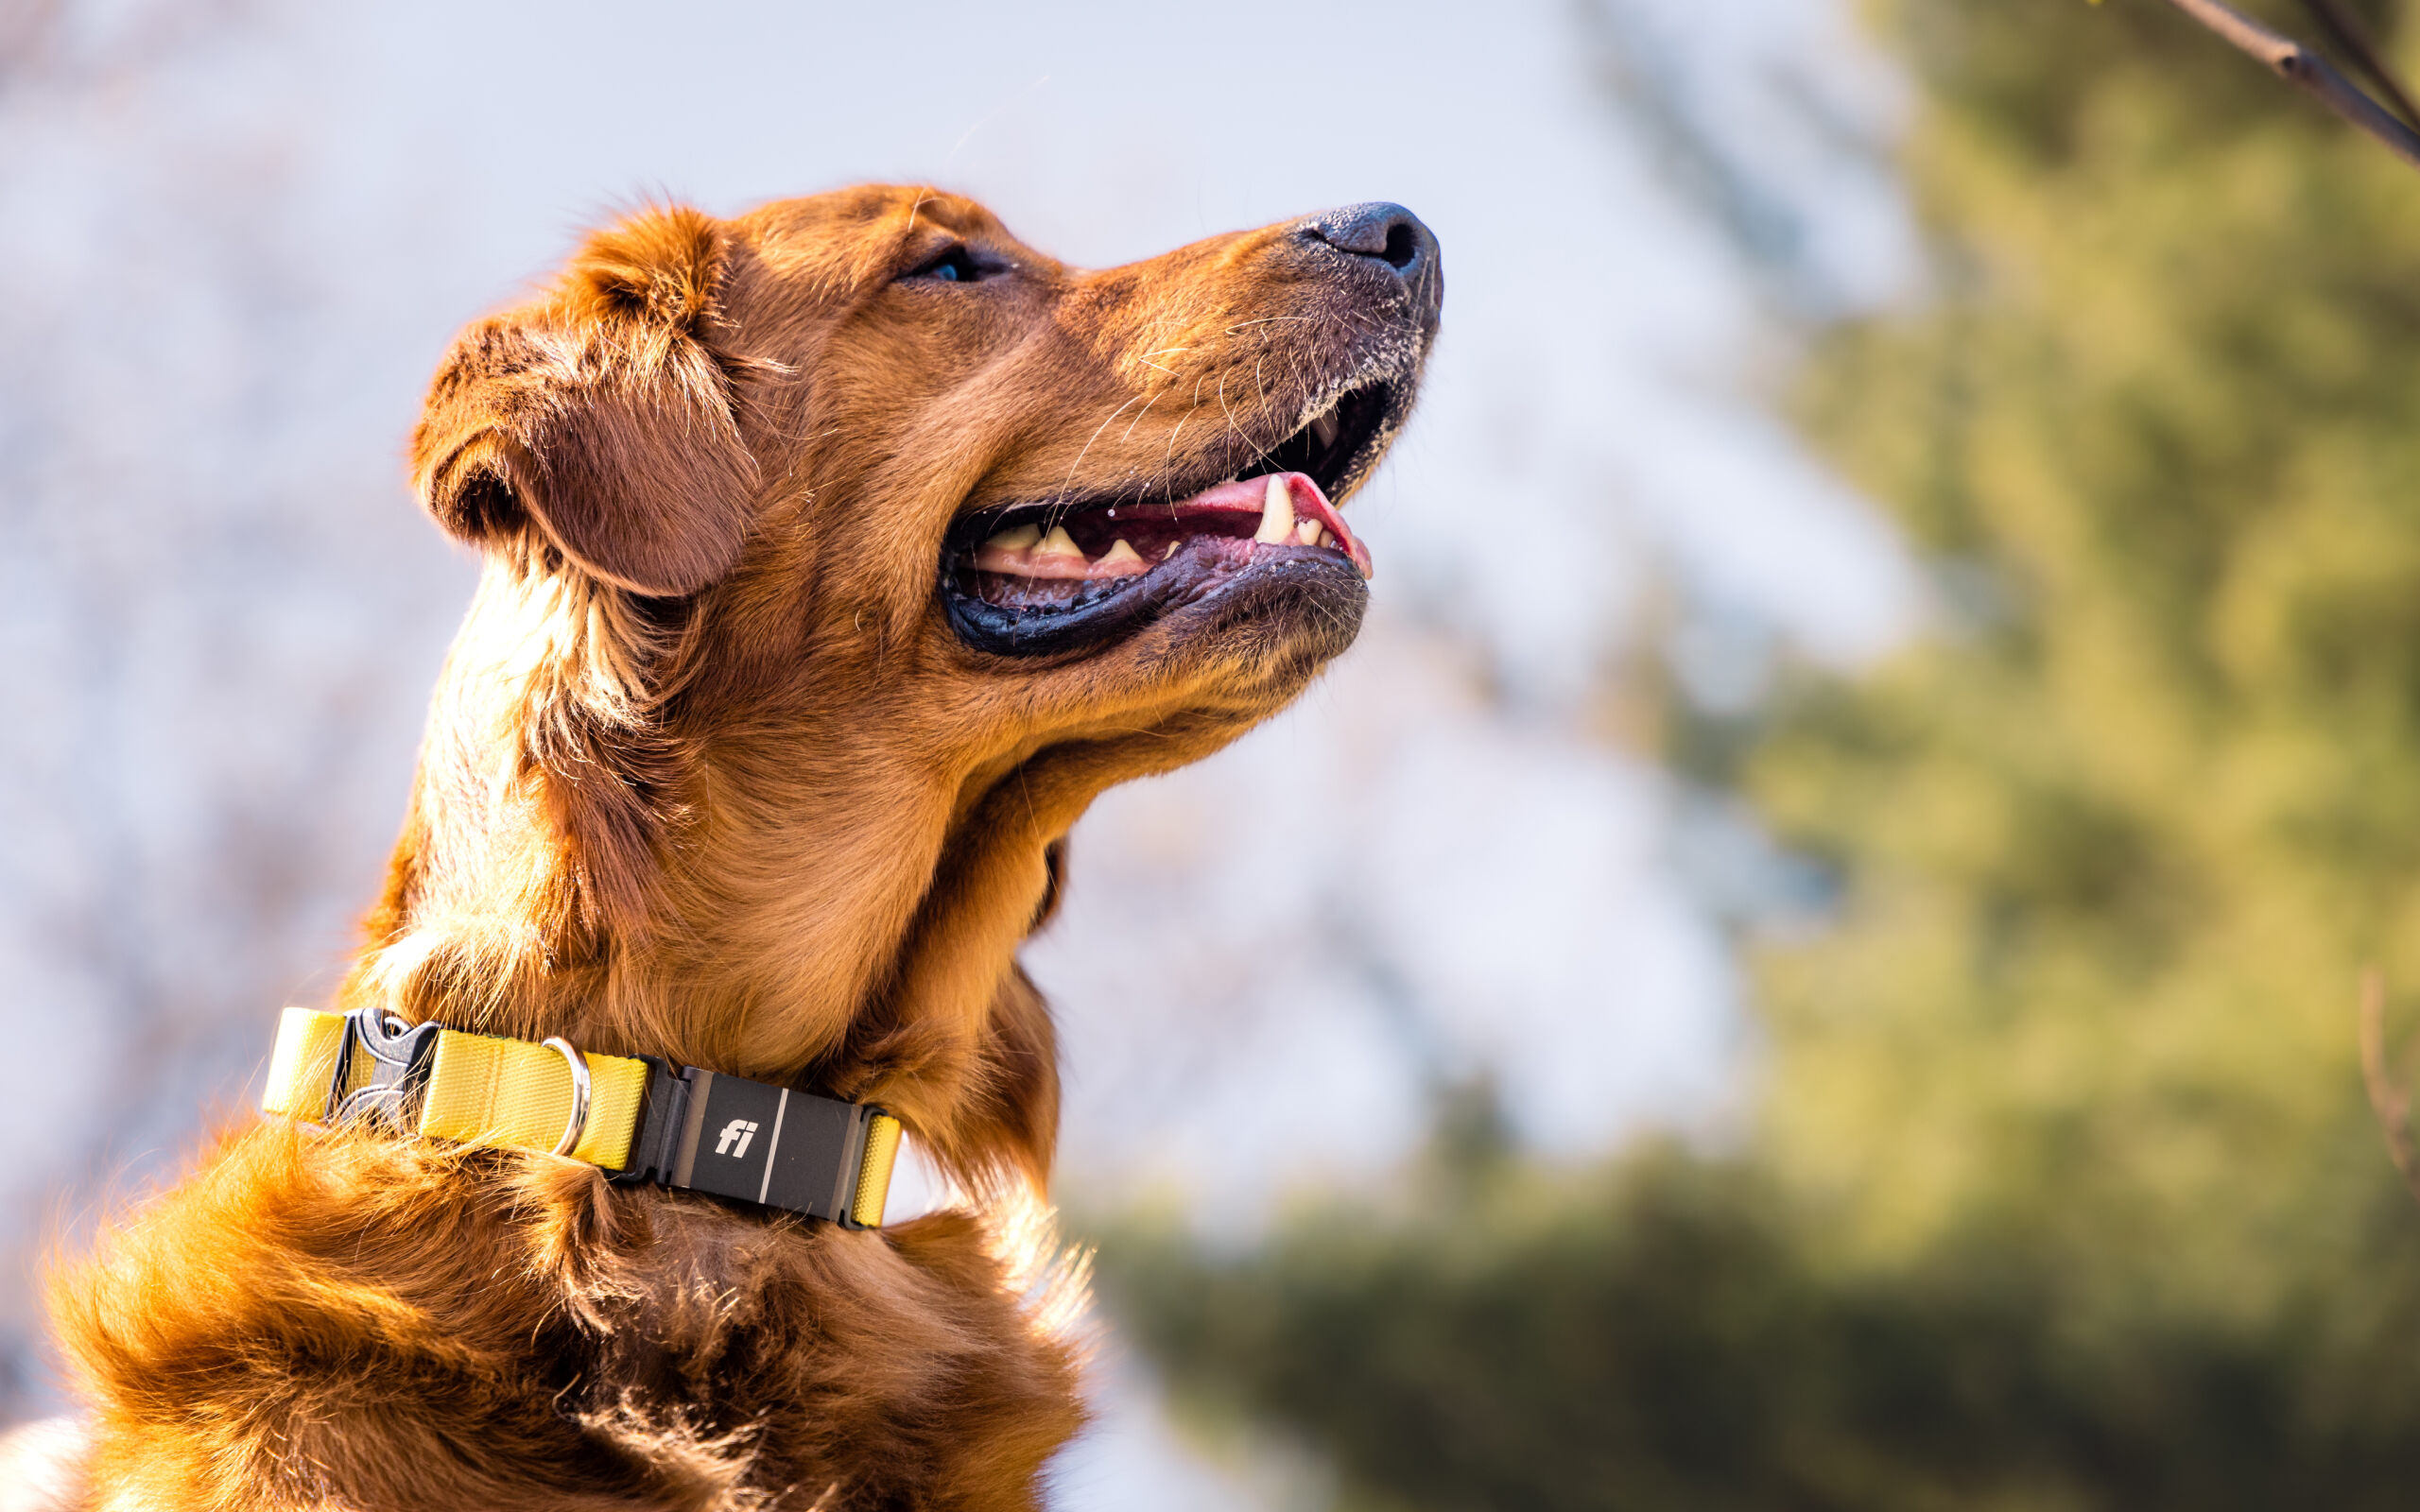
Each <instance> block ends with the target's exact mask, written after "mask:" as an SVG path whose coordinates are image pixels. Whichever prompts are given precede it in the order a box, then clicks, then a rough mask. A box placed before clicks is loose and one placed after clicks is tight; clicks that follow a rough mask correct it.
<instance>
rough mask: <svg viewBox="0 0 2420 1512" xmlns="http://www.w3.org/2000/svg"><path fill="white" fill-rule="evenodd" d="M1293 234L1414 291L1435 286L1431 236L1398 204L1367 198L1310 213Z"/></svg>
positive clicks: (1434, 252)
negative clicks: (1367, 264) (1362, 261)
mask: <svg viewBox="0 0 2420 1512" xmlns="http://www.w3.org/2000/svg"><path fill="white" fill-rule="evenodd" d="M1296 234H1298V235H1300V236H1302V237H1303V238H1304V239H1305V240H1306V241H1313V242H1319V243H1322V244H1323V245H1325V246H1328V247H1333V248H1335V249H1337V250H1338V251H1340V252H1343V253H1345V254H1347V255H1348V256H1352V257H1362V258H1367V259H1369V260H1370V261H1371V262H1373V263H1375V264H1377V265H1378V266H1382V267H1386V268H1390V269H1392V271H1393V272H1394V275H1395V276H1396V277H1397V278H1400V279H1402V280H1403V281H1404V282H1405V283H1410V284H1412V285H1414V286H1415V287H1417V286H1420V285H1423V284H1426V285H1431V286H1434V285H1435V284H1436V283H1437V236H1436V233H1435V232H1431V231H1430V230H1429V229H1428V228H1427V227H1426V226H1424V225H1422V224H1421V223H1420V217H1419V216H1418V215H1413V214H1412V213H1411V212H1410V211H1409V210H1406V209H1404V208H1403V206H1401V205H1392V204H1388V203H1387V202H1386V201H1384V200H1373V201H1371V202H1370V203H1369V204H1366V205H1347V206H1345V207H1344V208H1343V209H1341V210H1331V211H1328V212H1327V213H1325V214H1324V215H1313V216H1312V217H1311V218H1310V219H1308V220H1306V221H1305V222H1303V224H1302V226H1301V228H1300V229H1299V230H1298V231H1297V232H1296Z"/></svg>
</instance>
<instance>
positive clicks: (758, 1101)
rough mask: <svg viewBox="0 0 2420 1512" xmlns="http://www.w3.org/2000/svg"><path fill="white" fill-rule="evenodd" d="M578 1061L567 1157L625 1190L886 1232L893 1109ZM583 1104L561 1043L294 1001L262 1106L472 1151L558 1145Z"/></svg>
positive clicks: (630, 1064)
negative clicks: (580, 1071)
mask: <svg viewBox="0 0 2420 1512" xmlns="http://www.w3.org/2000/svg"><path fill="white" fill-rule="evenodd" d="M582 1058H583V1059H584V1060H585V1061H586V1063H587V1067H588V1077H589V1098H588V1117H587V1121H586V1123H585V1125H583V1126H582V1127H581V1129H580V1131H579V1142H578V1143H576V1144H574V1145H573V1147H572V1150H571V1158H572V1159H574V1160H585V1161H587V1162H588V1163H589V1164H591V1165H596V1166H599V1167H602V1168H603V1169H604V1170H606V1171H607V1172H608V1173H610V1174H611V1177H612V1179H614V1180H615V1181H652V1182H655V1183H657V1184H659V1185H663V1186H670V1187H682V1188H686V1189H689V1190H693V1191H698V1192H710V1193H714V1194H717V1195H719V1196H725V1197H735V1198H738V1199H740V1200H742V1201H746V1202H753V1203H757V1204H759V1205H761V1206H764V1207H769V1208H781V1209H786V1210H787V1211H792V1212H804V1213H810V1214H812V1215H814V1216H816V1217H819V1218H830V1219H832V1220H834V1221H836V1222H838V1223H841V1224H844V1225H846V1226H847V1227H849V1228H853V1229H874V1228H879V1227H881V1224H882V1211H883V1203H884V1199H885V1197H886V1196H888V1195H889V1194H890V1168H891V1165H892V1162H893V1161H894V1160H896V1159H897V1157H898V1154H899V1121H898V1120H897V1119H895V1118H892V1117H891V1116H890V1114H888V1113H885V1112H882V1111H881V1110H879V1109H877V1108H873V1107H871V1106H869V1105H867V1104H863V1103H844V1102H840V1101H838V1099H836V1098H830V1097H818V1096H816V1095H814V1094H813V1093H811V1092H799V1091H790V1090H789V1089H788V1088H787V1087H771V1086H767V1085H766V1084H765V1083H763V1082H753V1081H746V1080H742V1079H741V1078H740V1077H737V1076H726V1075H721V1074H717V1073H715V1072H711V1071H703V1070H700V1069H699V1068H698V1067H695V1066H687V1067H679V1068H676V1067H674V1066H673V1065H671V1064H670V1063H669V1062H667V1061H663V1060H658V1059H656V1058H654V1057H642V1058H639V1059H631V1058H629V1057H622V1056H600V1055H588V1056H585V1057H582ZM576 1096H577V1093H576V1090H575V1085H574V1080H573V1075H572V1070H571V1063H570V1061H569V1059H568V1058H567V1057H565V1056H564V1055H563V1054H562V1053H561V1052H559V1051H558V1050H557V1049H556V1048H555V1047H554V1046H552V1045H538V1044H531V1043H529V1042H527V1040H503V1039H498V1038H496V1037H495V1036H493V1035H483V1034H465V1033H463V1032H462V1031H461V1030H459V1029H447V1028H444V1027H441V1026H440V1025H437V1024H418V1025H411V1026H406V1025H403V1024H401V1023H400V1022H396V1021H392V1020H387V1019H384V1018H382V1017H381V1016H378V1015H376V1014H374V1013H372V1011H371V1010H368V1009H364V1010H361V1011H358V1012H355V1013H350V1014H344V1013H320V1012H315V1011H313V1010H311V1009H309V1008H288V1009H286V1010H285V1016H284V1017H283V1018H282V1019H281V1020H280V1021H279V1023H278V1028H277V1045H276V1048H275V1049H274V1050H273V1051H272V1052H271V1053H270V1055H269V1063H268V1089H267V1091H264V1092H263V1093H262V1095H261V1107H262V1108H265V1109H266V1110H268V1112H271V1113H279V1114H283V1115H285V1116H286V1117H289V1118H300V1119H304V1120H308V1121H311V1122H315V1123H333V1122H335V1121H337V1120H338V1119H340V1118H344V1117H350V1116H358V1115H362V1114H370V1115H373V1116H378V1117H382V1118H384V1119H386V1120H387V1121H388V1122H389V1123H390V1124H392V1125H394V1126H396V1127H399V1128H403V1129H406V1130H408V1131H410V1132H412V1133H416V1134H424V1135H428V1136H431V1137H433V1138H437V1139H444V1140H453V1141H457V1142H458V1143H464V1144H480V1145H493V1146H499V1147H503V1148H507V1149H521V1150H538V1151H552V1150H553V1149H555V1148H556V1146H557V1144H558V1143H560V1142H561V1141H562V1139H563V1138H565V1137H566V1132H565V1131H566V1129H567V1128H568V1127H569V1126H570V1125H571V1122H572V1118H573V1114H574V1112H575V1106H576Z"/></svg>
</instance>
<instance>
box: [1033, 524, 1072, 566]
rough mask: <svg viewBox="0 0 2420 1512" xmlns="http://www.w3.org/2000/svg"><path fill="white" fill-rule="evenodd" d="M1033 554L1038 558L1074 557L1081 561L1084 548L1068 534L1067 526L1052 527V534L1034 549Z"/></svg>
mask: <svg viewBox="0 0 2420 1512" xmlns="http://www.w3.org/2000/svg"><path fill="white" fill-rule="evenodd" d="M1033 554H1034V555H1035V556H1037V557H1073V558H1076V559H1077V560H1079V561H1081V560H1082V559H1083V556H1084V548H1083V547H1081V546H1079V545H1077V544H1076V538H1075V537H1073V536H1071V535H1069V534H1067V527H1066V526H1065V525H1052V526H1051V527H1050V534H1048V535H1046V536H1045V537H1043V538H1042V544H1040V545H1038V546H1036V547H1034V548H1033Z"/></svg>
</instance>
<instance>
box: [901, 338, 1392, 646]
mask: <svg viewBox="0 0 2420 1512" xmlns="http://www.w3.org/2000/svg"><path fill="white" fill-rule="evenodd" d="M1395 410H1396V396H1395V395H1394V393H1393V392H1392V386H1391V385H1387V384H1373V385H1370V386H1368V387H1363V388H1358V389H1354V390H1352V391H1349V392H1347V393H1346V394H1344V395H1343V396H1342V397H1341V398H1340V399H1339V400H1338V401H1337V402H1336V403H1335V404H1331V405H1330V406H1328V407H1327V408H1326V409H1325V410H1323V411H1322V413H1321V414H1320V415H1318V416H1316V417H1315V418H1313V419H1312V420H1311V421H1308V422H1307V423H1305V425H1304V426H1303V427H1302V428H1301V429H1300V430H1299V431H1297V432H1296V433H1295V434H1294V435H1292V436H1289V437H1288V438H1287V439H1286V440H1284V441H1283V442H1281V443H1279V445H1277V446H1276V447H1275V448H1273V449H1271V451H1270V452H1269V453H1268V455H1266V456H1265V457H1263V459H1262V462H1261V467H1262V468H1263V469H1264V471H1261V472H1255V473H1253V475H1251V476H1247V477H1238V478H1230V479H1227V480H1226V481H1224V482H1221V483H1215V484H1212V485H1211V486H1210V487H1208V488H1205V489H1201V490H1199V491H1198V492H1194V493H1192V494H1190V495H1188V496H1185V497H1182V498H1175V499H1166V498H1156V499H1149V500H1137V499H1131V498H1130V499H1124V500H1103V501H1095V502H1091V503H1086V504H1075V505H1068V504H1060V505H1048V506H1044V505H1027V506H1021V507H1008V508H1003V509H989V510H984V511H981V512H978V513H977V514H975V515H972V516H970V517H968V518H967V519H966V520H963V521H961V522H960V523H959V525H958V527H957V528H955V529H954V530H952V532H951V534H950V540H949V542H948V545H947V546H946V547H945V548H944V551H943V556H942V591H943V597H944V599H945V601H946V603H947V605H948V610H949V617H950V621H951V623H952V625H953V626H954V627H956V628H957V630H958V633H959V637H960V639H962V640H964V641H965V642H966V643H967V644H970V645H973V646H975V647H977V649H979V650H986V651H993V652H997V653H1000V654H1005V655H1021V656H1030V655H1041V654H1049V653H1061V652H1072V651H1078V650H1083V649H1088V648H1090V647H1093V646H1097V645H1099V644H1103V643H1104V642H1107V641H1111V640H1115V639H1117V638H1120V637H1122V636H1124V635H1127V634H1131V633H1132V632H1133V631H1134V630H1136V629H1139V628H1140V627H1142V626H1143V625H1144V624H1146V623H1148V622H1149V621H1150V620H1152V619H1156V618H1158V617H1160V616H1162V615H1164V614H1167V613H1168V612H1169V611H1171V610H1176V609H1179V608H1182V607H1183V606H1184V605H1186V604H1190V603H1195V602H1199V601H1200V600H1201V599H1204V598H1206V597H1209V596H1210V595H1212V594H1214V593H1219V592H1220V591H1221V590H1222V589H1225V588H1227V587H1228V586H1230V585H1231V584H1234V583H1236V582H1237V581H1240V580H1242V579H1244V578H1246V577H1258V576H1262V575H1264V574H1295V575H1303V574H1321V573H1327V574H1335V575H1340V576H1346V577H1347V578H1348V580H1349V579H1350V578H1351V577H1356V576H1357V577H1360V578H1367V577H1369V576H1371V572H1372V567H1371V562H1370V553H1369V551H1368V549H1367V548H1366V547H1364V546H1363V545H1362V544H1361V542H1360V541H1359V540H1357V538H1356V537H1355V536H1354V534H1353V532H1352V530H1351V529H1350V528H1349V527H1347V526H1346V524H1345V523H1344V518H1343V516H1342V515H1341V514H1340V513H1339V512H1338V510H1337V508H1336V507H1335V506H1334V505H1333V504H1331V503H1330V502H1329V498H1328V495H1329V493H1330V491H1331V490H1335V489H1336V488H1337V487H1338V486H1339V485H1340V484H1342V483H1346V482H1348V481H1358V478H1359V476H1360V474H1361V473H1362V472H1366V471H1367V463H1368V462H1369V461H1370V457H1369V455H1367V454H1368V453H1370V452H1371V451H1372V450H1373V448H1374V442H1376V441H1377V440H1378V438H1379V436H1380V433H1381V430H1382V428H1383V427H1384V425H1385V422H1386V421H1388V420H1389V419H1390V418H1391V417H1392V418H1396V419H1399V418H1400V417H1399V416H1397V415H1396V414H1395Z"/></svg>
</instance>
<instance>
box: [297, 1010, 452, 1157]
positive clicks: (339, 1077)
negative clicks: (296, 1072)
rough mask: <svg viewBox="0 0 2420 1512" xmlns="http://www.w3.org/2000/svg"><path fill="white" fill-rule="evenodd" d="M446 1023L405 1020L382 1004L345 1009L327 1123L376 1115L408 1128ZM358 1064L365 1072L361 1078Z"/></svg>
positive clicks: (396, 1125) (331, 1080)
mask: <svg viewBox="0 0 2420 1512" xmlns="http://www.w3.org/2000/svg"><path fill="white" fill-rule="evenodd" d="M441 1027H442V1026H441V1025H440V1024H437V1023H434V1022H430V1023H406V1022H404V1021H403V1020H402V1019H400V1018H397V1017H396V1016H395V1015H394V1014H391V1013H389V1012H387V1011H386V1010H385V1009H383V1008H374V1007H371V1008H355V1009H354V1010H353V1011H352V1012H351V1013H348V1014H346V1015H345V1016H344V1038H343V1039H342V1040H338V1041H337V1063H336V1069H335V1071H334V1072H333V1073H331V1074H330V1075H329V1077H328V1100H327V1113H326V1116H325V1118H324V1119H323V1120H322V1122H324V1123H327V1124H337V1123H341V1122H343V1121H344V1120H345V1119H348V1118H372V1119H377V1120H380V1121H382V1122H384V1123H386V1124H388V1125H391V1126H392V1127H395V1128H398V1129H406V1130H407V1129H409V1128H410V1126H411V1109H412V1107H413V1105H414V1104H416V1103H417V1102H418V1101H419V1100H420V1095H421V1093H422V1092H423V1091H424V1090H425V1089H426V1088H427V1086H428V1065H429V1057H431V1056H432V1055H434V1054H435V1053H436V1050H437V1036H438V1033H439V1031H440V1029H441ZM356 1068H360V1069H361V1070H362V1071H363V1073H364V1074H363V1075H362V1076H361V1078H360V1079H359V1081H358V1082H356V1081H355V1079H354V1072H355V1069H356Z"/></svg>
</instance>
